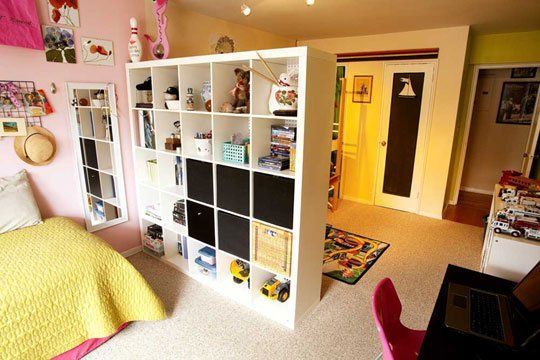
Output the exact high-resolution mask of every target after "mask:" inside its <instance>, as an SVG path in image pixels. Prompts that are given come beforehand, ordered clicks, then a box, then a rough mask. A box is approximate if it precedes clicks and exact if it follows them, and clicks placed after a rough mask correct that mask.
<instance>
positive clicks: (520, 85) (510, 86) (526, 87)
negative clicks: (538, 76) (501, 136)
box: [497, 81, 540, 125]
mask: <svg viewBox="0 0 540 360" xmlns="http://www.w3.org/2000/svg"><path fill="white" fill-rule="evenodd" d="M539 84H540V82H539V81H529V82H525V81H523V82H517V81H507V82H504V83H503V88H502V93H501V100H500V102H499V111H498V113H497V123H499V124H518V125H530V124H531V122H532V118H533V114H534V108H535V105H536V99H537V97H538V86H539Z"/></svg>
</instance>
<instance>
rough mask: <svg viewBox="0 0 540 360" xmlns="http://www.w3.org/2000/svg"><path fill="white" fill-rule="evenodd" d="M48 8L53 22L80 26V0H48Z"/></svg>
mask: <svg viewBox="0 0 540 360" xmlns="http://www.w3.org/2000/svg"><path fill="white" fill-rule="evenodd" d="M47 8H48V9H49V19H50V21H51V22H52V23H53V24H58V25H67V26H72V27H79V26H80V24H79V3H78V0H47Z"/></svg>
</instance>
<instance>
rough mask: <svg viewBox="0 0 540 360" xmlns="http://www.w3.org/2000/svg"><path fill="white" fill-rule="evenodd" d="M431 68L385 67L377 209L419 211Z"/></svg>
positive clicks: (431, 63) (425, 65) (419, 65)
mask: <svg viewBox="0 0 540 360" xmlns="http://www.w3.org/2000/svg"><path fill="white" fill-rule="evenodd" d="M435 65H436V62H434V61H429V62H414V63H387V64H385V67H384V80H383V96H382V108H381V117H380V131H379V148H378V165H377V180H376V188H375V205H378V206H384V207H389V208H392V209H397V210H403V211H408V212H418V209H419V205H420V204H419V202H420V193H421V191H422V180H423V175H424V164H425V159H426V137H427V132H428V131H427V130H428V128H429V126H428V125H429V119H430V110H431V103H432V92H433V86H434V78H435V77H434V73H435Z"/></svg>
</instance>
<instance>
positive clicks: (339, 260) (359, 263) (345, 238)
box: [323, 227, 390, 285]
mask: <svg viewBox="0 0 540 360" xmlns="http://www.w3.org/2000/svg"><path fill="white" fill-rule="evenodd" d="M388 247H390V244H387V243H385V242H382V241H378V240H373V239H370V238H367V237H364V236H360V235H357V234H353V233H350V232H347V231H343V230H340V229H336V228H333V227H327V229H326V239H325V241H324V259H323V273H324V275H326V276H329V277H331V278H334V279H336V280H339V281H343V282H344V283H347V284H349V285H354V284H356V283H357V282H358V280H360V278H361V277H362V276H363V275H364V274H365V273H366V272H367V271H368V270H369V269H370V268H371V266H373V264H375V262H376V261H377V260H378V259H379V258H380V257H381V255H382V254H383V253H384V252H385V251H386V249H388Z"/></svg>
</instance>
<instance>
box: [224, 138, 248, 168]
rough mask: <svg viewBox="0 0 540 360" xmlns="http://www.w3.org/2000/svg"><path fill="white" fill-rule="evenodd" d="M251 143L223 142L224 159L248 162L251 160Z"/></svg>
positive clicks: (240, 162) (241, 162)
mask: <svg viewBox="0 0 540 360" xmlns="http://www.w3.org/2000/svg"><path fill="white" fill-rule="evenodd" d="M248 153H249V144H248V145H236V144H233V143H231V142H230V141H227V142H224V143H223V144H222V158H223V161H228V162H232V163H237V164H247V163H248V162H249V155H248Z"/></svg>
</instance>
